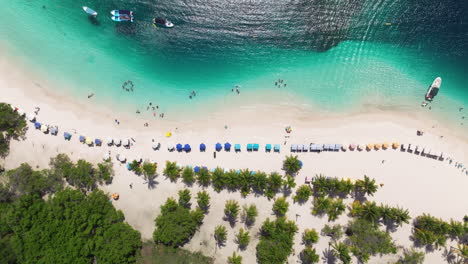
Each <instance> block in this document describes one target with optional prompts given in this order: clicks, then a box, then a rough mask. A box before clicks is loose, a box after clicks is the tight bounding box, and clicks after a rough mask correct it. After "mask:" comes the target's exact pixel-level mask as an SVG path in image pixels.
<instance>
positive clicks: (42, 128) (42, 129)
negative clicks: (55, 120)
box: [41, 125, 49, 133]
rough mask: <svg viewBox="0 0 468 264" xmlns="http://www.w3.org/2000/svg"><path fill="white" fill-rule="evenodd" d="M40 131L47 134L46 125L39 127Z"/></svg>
mask: <svg viewBox="0 0 468 264" xmlns="http://www.w3.org/2000/svg"><path fill="white" fill-rule="evenodd" d="M41 131H42V132H43V133H47V131H49V128H48V127H47V126H46V125H42V126H41Z"/></svg>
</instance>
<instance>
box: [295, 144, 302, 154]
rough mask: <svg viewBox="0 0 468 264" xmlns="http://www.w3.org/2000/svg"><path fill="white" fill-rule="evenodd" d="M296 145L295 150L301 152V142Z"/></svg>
mask: <svg viewBox="0 0 468 264" xmlns="http://www.w3.org/2000/svg"><path fill="white" fill-rule="evenodd" d="M296 146H297V147H296V151H297V152H301V151H302V144H297V145H296Z"/></svg>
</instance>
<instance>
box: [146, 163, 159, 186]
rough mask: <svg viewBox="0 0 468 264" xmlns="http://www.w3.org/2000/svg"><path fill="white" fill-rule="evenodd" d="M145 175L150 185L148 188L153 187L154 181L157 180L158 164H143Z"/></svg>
mask: <svg viewBox="0 0 468 264" xmlns="http://www.w3.org/2000/svg"><path fill="white" fill-rule="evenodd" d="M143 175H144V177H145V180H146V182H147V183H148V188H151V187H153V185H154V179H155V178H156V176H157V175H156V164H154V163H149V162H146V161H145V162H144V163H143Z"/></svg>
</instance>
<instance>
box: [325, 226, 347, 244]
mask: <svg viewBox="0 0 468 264" xmlns="http://www.w3.org/2000/svg"><path fill="white" fill-rule="evenodd" d="M322 235H323V236H328V237H330V239H331V240H332V241H333V242H336V241H338V240H340V239H341V237H342V236H343V227H342V226H341V225H334V226H329V225H325V226H324V227H323V228H322Z"/></svg>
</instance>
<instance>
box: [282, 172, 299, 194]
mask: <svg viewBox="0 0 468 264" xmlns="http://www.w3.org/2000/svg"><path fill="white" fill-rule="evenodd" d="M294 187H296V180H295V179H294V178H293V177H292V176H291V175H289V174H288V175H286V179H285V180H284V181H283V189H284V190H288V191H289V190H291V189H293V188H294Z"/></svg>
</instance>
